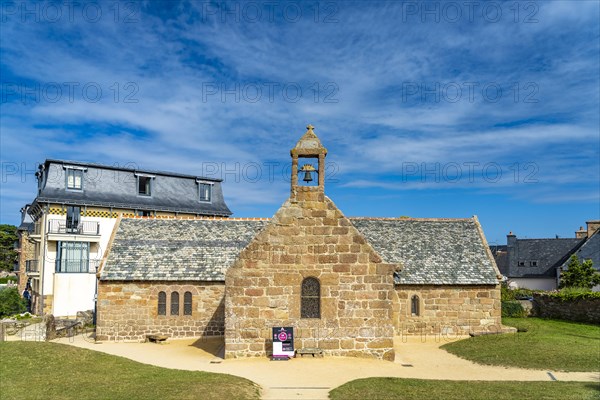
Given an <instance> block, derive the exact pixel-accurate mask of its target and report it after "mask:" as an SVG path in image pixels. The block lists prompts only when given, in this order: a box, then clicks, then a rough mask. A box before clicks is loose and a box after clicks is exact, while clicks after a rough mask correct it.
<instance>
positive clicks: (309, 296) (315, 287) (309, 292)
mask: <svg viewBox="0 0 600 400" xmlns="http://www.w3.org/2000/svg"><path fill="white" fill-rule="evenodd" d="M300 317H301V318H321V284H320V283H319V280H318V279H317V278H312V277H310V278H305V279H304V280H303V281H302V297H301V302H300Z"/></svg>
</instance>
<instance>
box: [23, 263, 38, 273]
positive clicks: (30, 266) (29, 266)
mask: <svg viewBox="0 0 600 400" xmlns="http://www.w3.org/2000/svg"><path fill="white" fill-rule="evenodd" d="M39 265H40V264H39V262H38V260H27V261H25V272H27V273H28V274H31V273H33V274H39V273H40V267H39Z"/></svg>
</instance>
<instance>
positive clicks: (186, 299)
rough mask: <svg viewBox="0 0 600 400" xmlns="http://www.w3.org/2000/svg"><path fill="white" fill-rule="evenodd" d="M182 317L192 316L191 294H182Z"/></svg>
mask: <svg viewBox="0 0 600 400" xmlns="http://www.w3.org/2000/svg"><path fill="white" fill-rule="evenodd" d="M183 315H192V292H185V293H184V294H183Z"/></svg>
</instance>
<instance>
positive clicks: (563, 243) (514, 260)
mask: <svg viewBox="0 0 600 400" xmlns="http://www.w3.org/2000/svg"><path fill="white" fill-rule="evenodd" d="M584 241H585V240H583V239H575V238H569V239H567V238H560V239H517V240H516V244H515V245H514V246H510V243H509V246H508V261H509V265H508V277H509V278H534V277H547V278H555V277H556V268H558V267H560V266H561V265H562V264H563V263H564V262H565V261H566V260H568V259H569V257H570V256H571V254H573V252H575V251H576V250H577V249H578V248H579V247H580V246H581V245H582V244H583V243H584ZM511 253H512V254H511ZM520 261H522V262H524V263H525V265H524V266H519V265H518V263H519V262H520ZM531 261H535V262H537V266H535V267H534V266H531V265H530V262H531Z"/></svg>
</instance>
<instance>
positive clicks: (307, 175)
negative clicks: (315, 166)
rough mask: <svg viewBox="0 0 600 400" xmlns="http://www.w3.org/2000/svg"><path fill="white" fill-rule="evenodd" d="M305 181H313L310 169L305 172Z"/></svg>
mask: <svg viewBox="0 0 600 400" xmlns="http://www.w3.org/2000/svg"><path fill="white" fill-rule="evenodd" d="M302 180H303V181H304V182H306V183H308V182H312V180H313V179H312V176H311V175H310V171H306V172H305V173H304V179H302Z"/></svg>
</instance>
